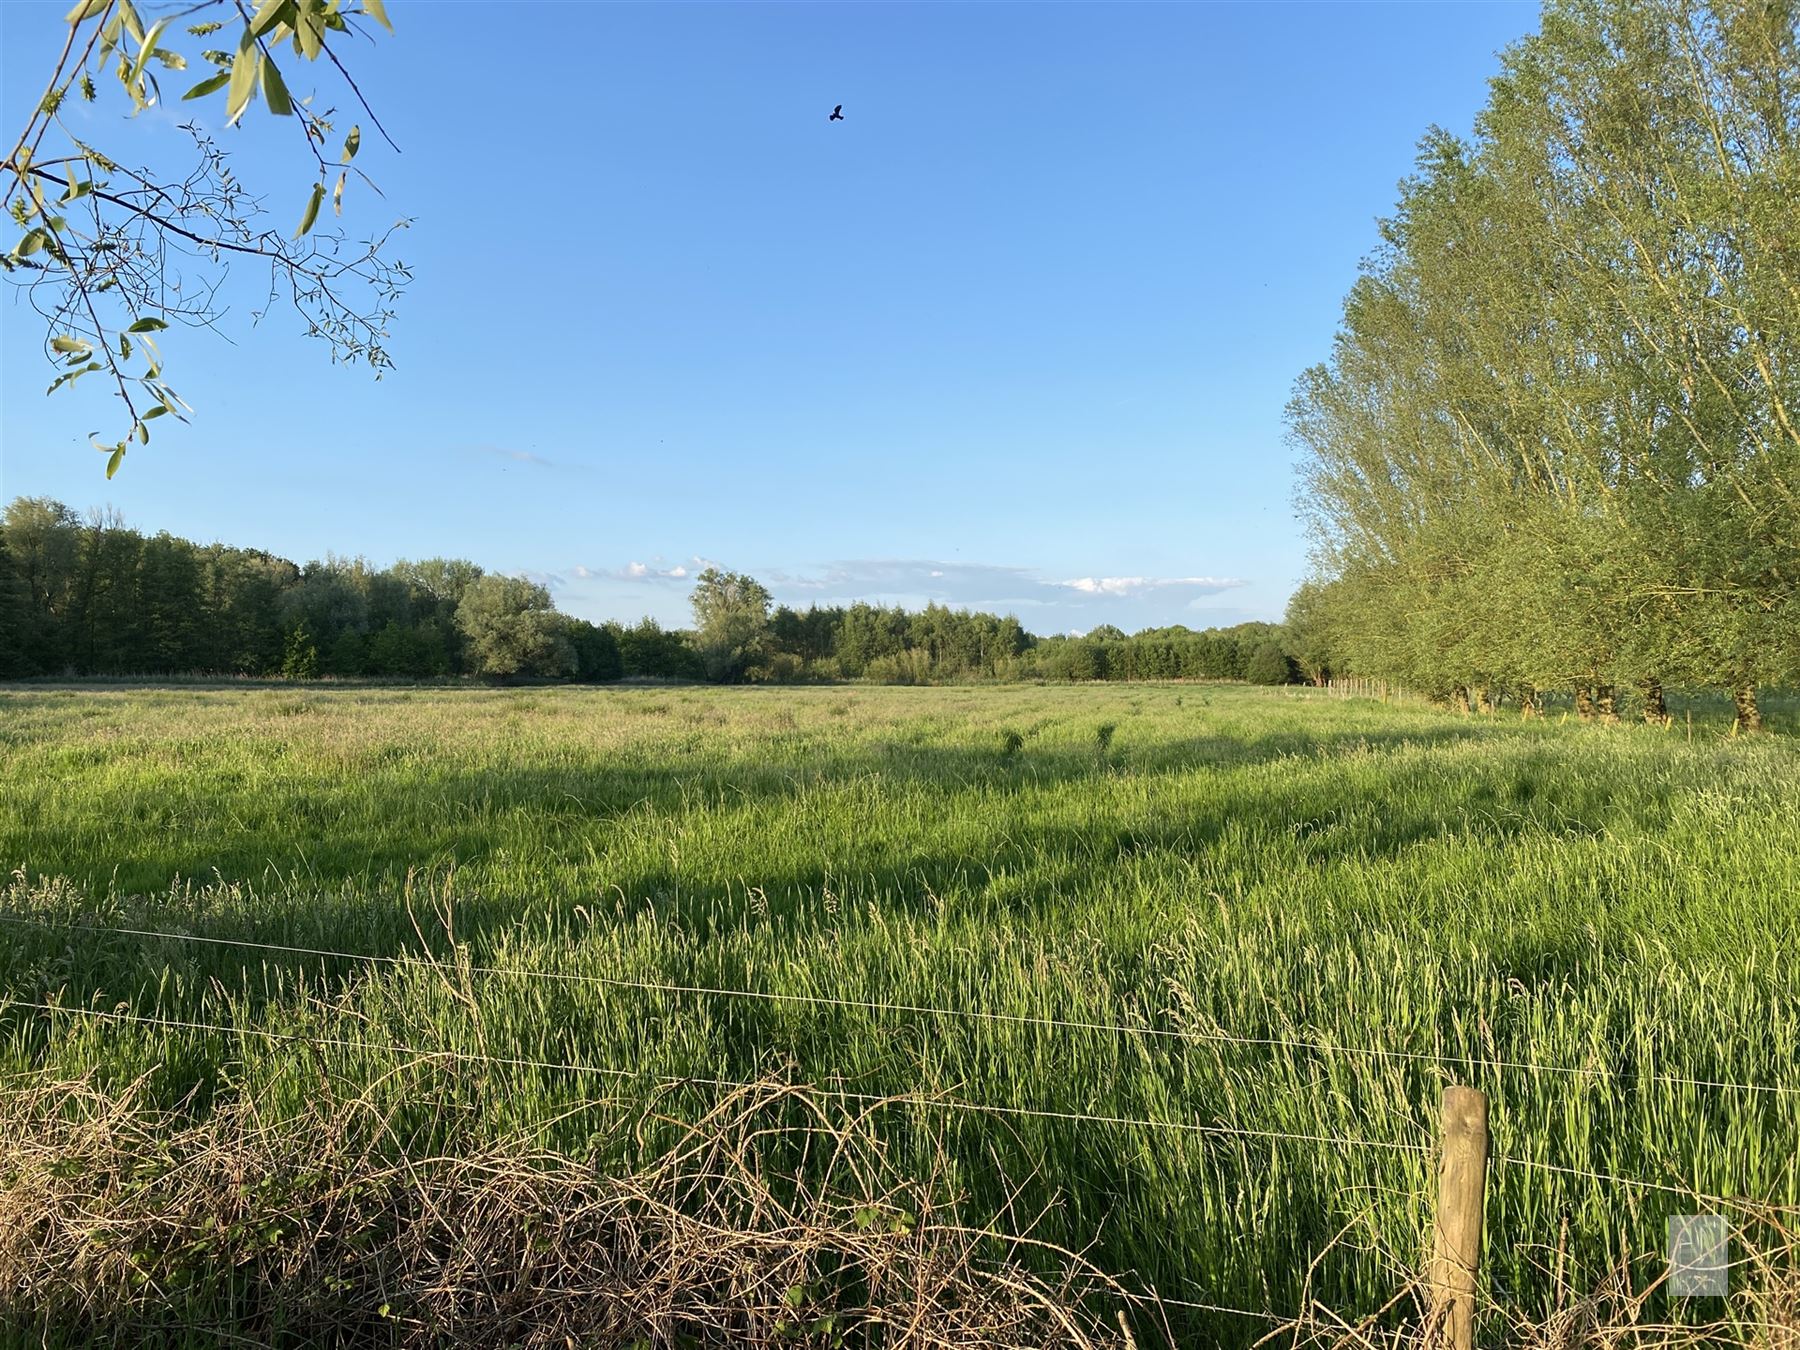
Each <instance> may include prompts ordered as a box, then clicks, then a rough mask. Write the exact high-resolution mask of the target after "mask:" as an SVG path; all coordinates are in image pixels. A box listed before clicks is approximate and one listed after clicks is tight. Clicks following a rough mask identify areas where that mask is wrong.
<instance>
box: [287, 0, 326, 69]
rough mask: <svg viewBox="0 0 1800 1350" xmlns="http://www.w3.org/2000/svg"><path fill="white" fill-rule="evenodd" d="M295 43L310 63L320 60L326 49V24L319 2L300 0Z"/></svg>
mask: <svg viewBox="0 0 1800 1350" xmlns="http://www.w3.org/2000/svg"><path fill="white" fill-rule="evenodd" d="M294 43H295V45H296V46H298V47H299V48H300V52H301V54H302V55H303V56H305V57H306V59H307V60H308V61H316V60H318V59H319V53H320V52H321V51H323V50H324V47H325V23H324V19H323V16H322V15H321V14H320V13H319V0H299V3H298V4H297V5H296V6H295V13H294Z"/></svg>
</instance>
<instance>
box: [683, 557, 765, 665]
mask: <svg viewBox="0 0 1800 1350" xmlns="http://www.w3.org/2000/svg"><path fill="white" fill-rule="evenodd" d="M771 600H772V597H771V596H770V595H769V592H768V589H767V588H766V587H765V586H764V585H763V584H762V583H761V582H759V581H757V580H756V578H755V577H751V576H746V575H744V574H743V573H742V572H725V571H721V570H720V569H719V568H717V567H708V568H707V569H706V570H705V571H703V572H702V573H700V575H699V577H698V578H696V579H695V583H694V594H693V597H692V603H693V606H694V643H695V646H696V647H698V649H699V652H700V659H701V660H702V661H703V662H704V663H705V665H706V676H707V678H708V679H710V680H715V681H720V682H723V683H733V682H735V681H737V680H741V679H743V678H744V676H745V674H746V673H748V671H749V670H750V668H751V667H752V666H754V665H756V664H757V662H758V661H760V660H761V659H762V658H763V657H764V656H765V655H767V653H768V643H769V605H770V603H771Z"/></svg>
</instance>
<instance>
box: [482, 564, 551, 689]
mask: <svg viewBox="0 0 1800 1350" xmlns="http://www.w3.org/2000/svg"><path fill="white" fill-rule="evenodd" d="M456 628H457V631H458V632H460V633H461V634H462V636H463V641H464V643H465V644H466V650H467V654H468V668H469V671H470V672H471V673H472V674H475V675H487V676H494V677H500V678H506V677H511V676H535V677H542V678H554V677H556V676H559V675H566V674H568V673H569V672H570V671H571V670H573V669H574V667H575V651H574V647H573V644H572V643H571V642H570V641H569V634H568V627H567V622H566V620H564V619H563V617H562V616H561V615H559V614H557V613H556V610H555V607H554V605H553V604H552V603H551V600H550V592H549V591H548V590H546V589H545V588H544V587H542V586H540V585H538V584H537V583H535V582H531V581H526V580H525V579H523V578H522V577H502V576H484V577H482V578H480V579H479V580H477V581H475V582H474V583H473V584H471V585H470V586H469V588H468V589H467V590H465V591H464V592H463V598H462V600H461V601H460V602H459V603H458V604H457V606H456Z"/></svg>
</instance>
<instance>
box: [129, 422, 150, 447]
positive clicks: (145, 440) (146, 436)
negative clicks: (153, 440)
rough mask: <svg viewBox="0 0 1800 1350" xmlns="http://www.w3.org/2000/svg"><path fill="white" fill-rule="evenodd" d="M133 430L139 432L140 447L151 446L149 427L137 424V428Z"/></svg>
mask: <svg viewBox="0 0 1800 1350" xmlns="http://www.w3.org/2000/svg"><path fill="white" fill-rule="evenodd" d="M132 429H133V430H134V431H136V432H137V438H138V444H139V445H148V444H150V428H149V427H147V426H145V425H144V424H143V423H142V422H139V423H138V424H137V426H136V427H134V428H132Z"/></svg>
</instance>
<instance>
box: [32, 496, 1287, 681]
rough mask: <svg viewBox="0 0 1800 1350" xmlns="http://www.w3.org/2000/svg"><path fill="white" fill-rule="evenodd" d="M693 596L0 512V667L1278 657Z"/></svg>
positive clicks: (848, 671)
mask: <svg viewBox="0 0 1800 1350" xmlns="http://www.w3.org/2000/svg"><path fill="white" fill-rule="evenodd" d="M693 609H694V626H693V628H692V629H691V630H689V631H678V630H668V629H664V628H662V627H660V626H659V625H658V624H657V623H656V622H655V621H654V620H651V619H645V620H644V621H642V622H641V623H639V624H637V625H635V626H625V625H621V624H616V623H608V624H592V623H588V622H586V621H584V620H581V619H576V618H572V617H570V616H568V615H565V614H561V613H558V612H557V610H556V608H555V605H554V603H553V602H552V599H551V596H550V593H549V591H547V590H546V589H545V588H544V587H543V586H541V585H538V584H536V583H534V582H530V581H526V580H522V579H520V578H518V577H510V576H498V575H494V574H490V573H484V572H483V571H482V569H481V568H480V567H478V566H476V565H475V564H474V563H472V562H467V561H463V560H460V559H450V558H432V559H427V560H426V561H423V562H399V563H396V564H394V565H393V566H392V567H389V568H386V569H377V568H375V567H372V566H370V565H369V564H368V563H367V562H365V561H363V560H361V559H349V560H346V559H341V558H327V559H325V560H324V561H322V562H311V563H307V564H306V565H305V566H298V565H296V564H294V563H292V562H289V561H288V560H287V559H285V558H279V557H276V556H274V555H272V554H269V553H264V552H261V551H258V550H254V549H240V548H227V547H225V546H223V545H219V544H207V545H201V544H195V543H191V542H189V541H188V540H185V539H178V538H176V537H174V536H172V535H169V534H166V533H165V534H157V535H151V536H146V535H144V534H141V533H139V532H138V531H136V530H133V529H129V528H127V527H126V526H125V525H124V524H123V523H122V522H120V521H119V520H118V519H117V518H116V517H115V516H112V515H110V514H107V513H93V514H90V515H89V516H87V517H86V518H81V517H78V516H76V515H75V513H74V512H72V511H71V510H70V509H69V508H68V507H66V506H64V505H63V504H62V503H60V502H55V501H50V500H47V499H44V498H25V497H21V498H19V499H17V500H15V501H14V502H13V503H12V504H11V505H9V506H8V507H7V508H6V510H5V512H4V513H3V514H0V677H18V676H31V675H62V674H78V675H160V674H177V673H191V674H213V675H224V674H238V675H269V676H286V677H288V678H293V679H310V678H316V677H319V676H326V675H330V676H339V677H362V676H375V677H399V678H415V679H421V678H432V677H438V676H451V675H475V676H485V677H491V678H511V677H521V678H532V679H558V678H563V679H570V678H572V679H579V680H596V681H597V680H615V679H619V678H622V677H627V676H649V677H660V678H666V679H685V680H701V679H705V680H713V681H718V682H725V683H730V682H736V681H742V680H764V681H789V680H827V679H862V680H871V681H877V682H886V683H917V684H924V683H934V682H939V681H952V680H1017V679H1052V680H1108V679H1110V680H1133V679H1227V680H1241V679H1251V680H1257V681H1261V682H1263V683H1281V682H1284V681H1286V680H1288V679H1289V678H1291V676H1292V674H1293V672H1294V670H1295V666H1294V664H1293V662H1292V661H1291V660H1290V658H1289V656H1288V655H1287V653H1286V651H1285V649H1284V648H1283V646H1282V642H1283V632H1282V630H1281V629H1280V628H1279V627H1278V626H1276V625H1272V624H1242V625H1239V626H1238V627H1236V628H1227V629H1215V630H1209V631H1207V632H1201V633H1196V632H1194V631H1192V630H1190V629H1187V628H1179V627H1177V628H1161V629H1150V630H1146V631H1145V632H1143V633H1140V634H1138V635H1136V636H1135V637H1127V636H1126V635H1125V634H1124V633H1122V632H1121V631H1119V630H1118V629H1117V628H1113V627H1111V626H1108V625H1103V626H1102V627H1100V628H1096V629H1094V630H1093V631H1092V632H1090V633H1088V634H1086V635H1085V636H1084V637H1081V638H1070V637H1055V638H1037V637H1033V636H1032V635H1031V634H1029V633H1027V632H1026V631H1025V629H1024V628H1023V627H1022V626H1021V625H1020V623H1019V621H1018V620H1017V619H1016V618H1013V617H1012V616H1010V615H1007V616H999V615H994V614H984V613H971V612H968V611H964V610H956V609H950V608H948V607H946V606H943V605H928V606H926V607H925V608H924V609H922V610H913V611H908V610H904V609H899V608H894V607H885V606H878V605H869V604H855V605H848V606H816V607H813V608H809V609H806V610H796V609H792V608H789V607H787V606H785V605H783V606H776V605H775V604H774V603H773V598H772V597H771V596H770V594H769V592H768V590H767V588H765V587H764V586H763V585H762V584H761V583H759V582H758V581H756V580H755V579H754V578H753V577H749V576H745V575H743V574H741V573H735V572H727V571H722V570H720V569H717V568H712V569H708V570H707V571H706V572H704V573H702V574H701V576H700V577H699V578H698V580H697V584H696V585H695V588H694V593H693Z"/></svg>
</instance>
